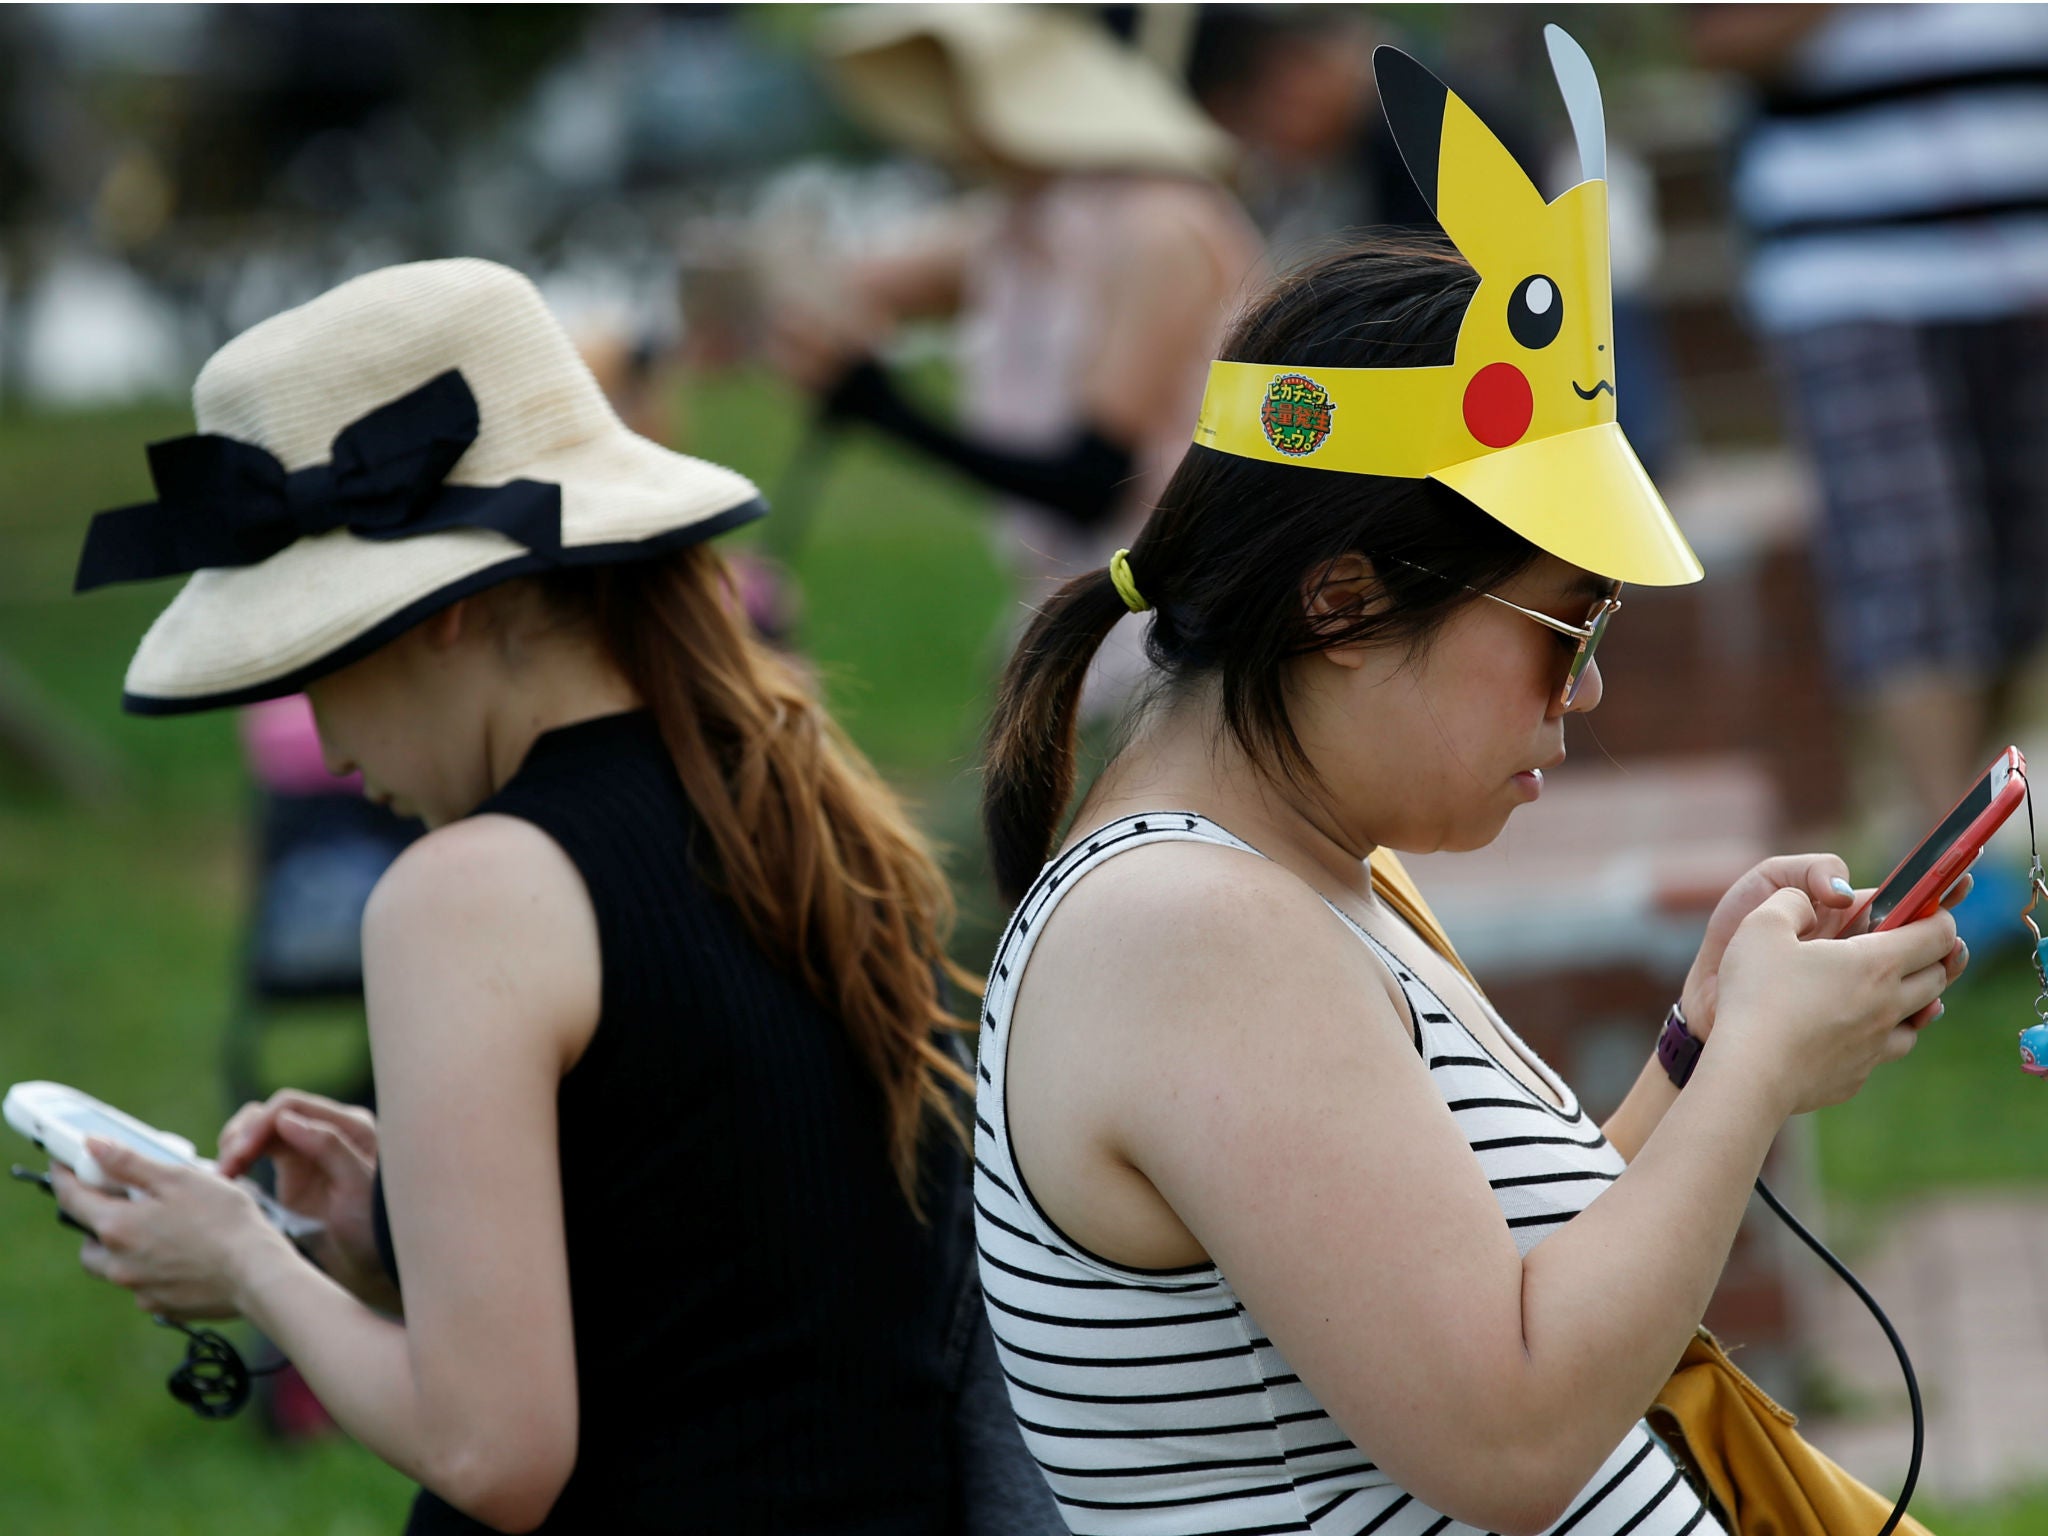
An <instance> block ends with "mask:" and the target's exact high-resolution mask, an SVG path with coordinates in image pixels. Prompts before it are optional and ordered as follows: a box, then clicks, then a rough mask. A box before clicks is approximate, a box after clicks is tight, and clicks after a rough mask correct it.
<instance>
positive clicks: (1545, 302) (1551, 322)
mask: <svg viewBox="0 0 2048 1536" xmlns="http://www.w3.org/2000/svg"><path fill="white" fill-rule="evenodd" d="M1563 324H1564V295H1563V294H1561V293H1559V292H1558V291H1557V284H1555V283H1553V282H1552V281H1551V280H1550V279H1549V278H1547V277H1525V278H1523V279H1522V281H1521V282H1520V284H1518V285H1517V286H1516V288H1515V291H1514V293H1513V294H1512V295H1510V296H1509V298H1508V334H1509V335H1511V336H1513V337H1514V338H1515V340H1517V341H1519V342H1520V343H1521V344H1522V345H1523V346H1525V347H1527V348H1528V349H1529V350H1530V351H1532V352H1533V351H1535V350H1536V349H1537V348H1539V347H1547V346H1549V345H1550V344H1551V343H1552V342H1553V341H1555V340H1557V332H1558V327H1560V326H1561V325H1563Z"/></svg>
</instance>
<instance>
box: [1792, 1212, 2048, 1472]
mask: <svg viewBox="0 0 2048 1536" xmlns="http://www.w3.org/2000/svg"><path fill="white" fill-rule="evenodd" d="M1850 1267H1851V1268H1853V1269H1854V1270H1855V1271H1856V1273H1857V1275H1858V1277H1859V1278H1861V1279H1862V1281H1863V1283H1864V1284H1865V1285H1867V1286H1869V1287H1870V1289H1871V1291H1872V1292H1873V1293H1874V1294H1875V1295H1876V1297H1877V1299H1878V1302H1879V1303H1880V1304H1881V1305H1882V1306H1883V1307H1884V1309H1885V1311H1886V1312H1887V1314H1889V1315H1890V1317H1891V1319H1892V1324H1893V1326H1894V1327H1896V1328H1897V1329H1898V1330H1899V1334H1900V1337H1902V1338H1903V1339H1904V1340H1905V1343H1906V1348H1907V1350H1908V1352H1909V1353H1910V1354H1911V1355H1912V1357H1913V1365H1914V1370H1915V1372H1916V1374H1917V1375H1918V1377H1919V1381H1920V1392H1921V1397H1922V1398H1923V1400H1924V1401H1925V1404H1926V1409H1927V1447H1926V1451H1925V1454H1924V1457H1923V1459H1922V1465H1921V1471H1920V1487H1921V1489H1922V1490H1924V1491H1926V1492H1928V1493H1930V1494H1933V1495H1934V1496H1936V1497H1938V1498H1940V1499H1941V1500H1943V1501H1944V1502H1947V1503H1970V1502H1975V1501H1978V1500H1983V1499H1988V1498H1992V1497H1995V1496H1997V1495H1999V1494H2001V1493H2005V1492H2008V1491H2010V1490H2013V1489H2017V1488H2025V1487H2039V1486H2042V1485H2048V1196H2044V1195H2040V1194H2034V1193H2028V1192H2024V1191H2019V1192H2012V1193H1971V1194H1967V1195H1948V1196H1943V1197H1940V1198H1935V1199H1929V1200H1925V1201H1922V1202H1918V1203H1915V1204H1913V1205H1910V1206H1907V1207H1905V1208H1903V1209H1902V1210H1901V1211H1900V1212H1899V1213H1898V1214H1897V1215H1896V1216H1895V1217H1894V1218H1893V1219H1892V1220H1890V1221H1889V1222H1888V1223H1887V1226H1886V1229H1885V1231H1884V1233H1883V1235H1882V1237H1881V1238H1880V1239H1879V1241H1878V1242H1877V1244H1876V1245H1875V1247H1874V1248H1872V1249H1870V1250H1869V1251H1867V1252H1866V1253H1864V1254H1862V1255H1859V1256H1858V1257H1857V1259H1856V1260H1855V1262H1853V1263H1852V1264H1851V1266H1850ZM1812 1269H1813V1272H1814V1274H1815V1276H1817V1277H1818V1278H1817V1279H1815V1280H1814V1281H1813V1282H1812V1283H1810V1284H1808V1283H1805V1282H1802V1287H1801V1296H1800V1303H1799V1305H1800V1314H1801V1316H1802V1318H1803V1319H1804V1320H1805V1328H1804V1330H1803V1331H1804V1332H1805V1333H1806V1335H1807V1337H1808V1338H1809V1339H1810V1340H1811V1341H1812V1343H1813V1346H1814V1359H1815V1361H1816V1363H1817V1364H1818V1365H1819V1366H1820V1367H1821V1369H1822V1370H1823V1371H1824V1372H1825V1373H1826V1375H1827V1376H1828V1377H1829V1378H1830V1379H1831V1380H1832V1382H1833V1383H1834V1384H1835V1385H1836V1386H1838V1387H1839V1388H1841V1389H1842V1390H1843V1392H1844V1394H1845V1396H1846V1397H1847V1398H1849V1399H1850V1401H1851V1402H1852V1403H1853V1404H1854V1405H1855V1411H1854V1412H1852V1413H1850V1414H1848V1415H1845V1416H1842V1417H1836V1418H1823V1417H1821V1416H1819V1415H1809V1416H1806V1417H1804V1418H1803V1419H1802V1420H1801V1424H1800V1428H1801V1430H1802V1432H1803V1433H1805V1434H1806V1436H1807V1438H1808V1439H1810V1440H1811V1441H1812V1442H1813V1443H1814V1444H1815V1445H1817V1446H1819V1447H1820V1448H1821V1449H1823V1450H1824V1451H1826V1452H1827V1453H1828V1454H1829V1455H1830V1456H1833V1457H1834V1458H1835V1459H1836V1460H1837V1461H1839V1462H1841V1463H1842V1465H1843V1466H1845V1467H1847V1468H1848V1469H1849V1470H1850V1471H1852V1472H1854V1473H1855V1474H1856V1475H1857V1476H1859V1477H1861V1478H1863V1479H1864V1480H1865V1481H1866V1482H1868V1483H1870V1484H1871V1485H1872V1486H1874V1487H1878V1488H1882V1489H1884V1490H1886V1491H1887V1492H1892V1491H1895V1490H1896V1489H1897V1487H1898V1484H1899V1479H1900V1478H1901V1477H1903V1476H1904V1473H1905V1467H1906V1457H1907V1452H1908V1450H1909V1448H1910V1446H1911V1439H1912V1436H1911V1420H1910V1418H1909V1416H1908V1414H1907V1411H1906V1395H1905V1387H1904V1384H1903V1382H1902V1381H1901V1379H1900V1375H1899V1368H1898V1362H1897V1360H1896V1359H1895V1358H1894V1357H1893V1355H1892V1352H1891V1347H1890V1345H1888V1344H1887V1343H1886V1342H1885V1339H1884V1335H1883V1334H1882V1333H1881V1332H1880V1331H1879V1330H1878V1326H1877V1323H1876V1322H1875V1321H1874V1320H1873V1319H1872V1318H1871V1317H1870V1315H1869V1313H1868V1312H1866V1311H1865V1310H1864V1308H1863V1305H1862V1303H1860V1302H1859V1301H1857V1300H1856V1298H1855V1297H1854V1296H1853V1295H1852V1294H1850V1292H1849V1291H1848V1289H1847V1288H1846V1287H1844V1286H1843V1285H1842V1284H1841V1282H1840V1281H1838V1280H1836V1279H1835V1278H1834V1277H1833V1276H1832V1275H1830V1274H1828V1273H1827V1271H1826V1270H1825V1269H1824V1268H1822V1267H1821V1265H1820V1264H1819V1263H1818V1262H1817V1261H1815V1262H1814V1263H1813V1265H1812Z"/></svg>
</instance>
